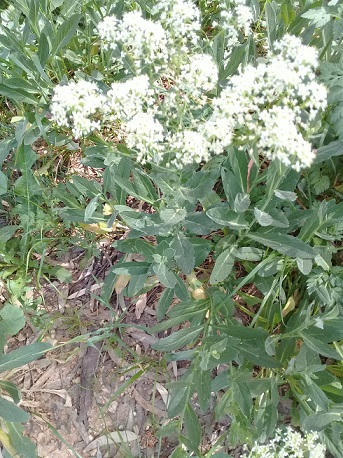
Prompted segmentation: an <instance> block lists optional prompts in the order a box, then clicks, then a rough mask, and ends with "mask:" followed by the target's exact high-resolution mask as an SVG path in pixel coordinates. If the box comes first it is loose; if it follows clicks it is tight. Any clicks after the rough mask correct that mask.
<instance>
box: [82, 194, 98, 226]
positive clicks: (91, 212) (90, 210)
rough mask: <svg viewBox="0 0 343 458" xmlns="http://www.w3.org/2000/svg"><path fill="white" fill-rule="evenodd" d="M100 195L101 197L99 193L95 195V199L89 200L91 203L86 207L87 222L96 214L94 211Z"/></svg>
mask: <svg viewBox="0 0 343 458" xmlns="http://www.w3.org/2000/svg"><path fill="white" fill-rule="evenodd" d="M99 197H100V196H99V195H97V196H95V197H93V199H92V200H91V201H90V202H89V204H88V205H87V207H86V208H85V223H88V222H89V220H90V219H91V218H92V216H93V215H94V212H95V211H96V209H97V207H98V201H99Z"/></svg>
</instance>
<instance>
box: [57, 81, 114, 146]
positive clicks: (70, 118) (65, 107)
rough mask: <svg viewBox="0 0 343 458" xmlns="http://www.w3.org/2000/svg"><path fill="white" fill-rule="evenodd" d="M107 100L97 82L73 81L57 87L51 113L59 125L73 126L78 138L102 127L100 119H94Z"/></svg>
mask: <svg viewBox="0 0 343 458" xmlns="http://www.w3.org/2000/svg"><path fill="white" fill-rule="evenodd" d="M104 102H105V96H104V95H103V94H101V92H100V91H99V88H98V87H97V85H96V84H95V83H91V82H89V81H83V80H81V81H78V82H74V81H71V82H70V83H69V84H67V85H64V86H62V85H59V86H56V87H55V90H54V95H53V98H52V103H51V114H52V118H53V119H54V121H55V122H56V123H57V124H58V125H59V126H66V127H68V126H72V131H73V134H74V136H75V137H76V138H79V137H81V136H82V135H85V134H88V133H89V132H91V131H92V130H94V129H99V128H100V122H99V121H98V120H94V119H93V120H92V115H94V114H96V113H97V112H98V111H99V110H100V108H101V107H102V106H103V104H104Z"/></svg>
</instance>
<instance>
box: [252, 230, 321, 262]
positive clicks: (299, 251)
mask: <svg viewBox="0 0 343 458" xmlns="http://www.w3.org/2000/svg"><path fill="white" fill-rule="evenodd" d="M249 237H250V238H251V239H252V240H255V241H256V242H259V243H261V244H262V245H265V246H267V247H269V248H272V249H273V250H276V251H278V252H279V253H281V254H284V255H286V256H290V257H291V258H301V259H312V258H315V257H316V255H317V253H316V251H315V250H314V249H313V248H312V247H311V246H310V245H307V244H306V243H305V242H302V241H301V240H299V239H297V238H296V237H292V236H291V235H286V234H281V233H278V232H269V233H266V234H263V233H261V232H255V233H253V232H250V233H249Z"/></svg>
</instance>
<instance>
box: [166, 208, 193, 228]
mask: <svg viewBox="0 0 343 458" xmlns="http://www.w3.org/2000/svg"><path fill="white" fill-rule="evenodd" d="M186 216H187V212H186V210H185V209H184V208H167V209H165V210H161V212H160V217H161V220H162V221H163V222H164V223H165V224H168V225H169V226H174V225H175V224H178V223H180V222H181V221H183V220H184V219H185V217H186Z"/></svg>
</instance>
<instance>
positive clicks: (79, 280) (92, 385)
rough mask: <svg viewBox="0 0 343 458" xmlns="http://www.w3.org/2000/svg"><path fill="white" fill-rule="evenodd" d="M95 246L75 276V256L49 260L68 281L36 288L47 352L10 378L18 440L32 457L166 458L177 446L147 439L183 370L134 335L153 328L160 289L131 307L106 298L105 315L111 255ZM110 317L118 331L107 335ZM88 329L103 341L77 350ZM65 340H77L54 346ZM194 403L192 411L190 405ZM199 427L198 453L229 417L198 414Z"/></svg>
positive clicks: (25, 337) (21, 338)
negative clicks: (29, 444)
mask: <svg viewBox="0 0 343 458" xmlns="http://www.w3.org/2000/svg"><path fill="white" fill-rule="evenodd" d="M100 248H101V250H102V251H103V253H102V254H101V255H100V257H99V258H94V259H93V261H92V262H91V263H90V264H89V265H88V267H87V268H86V269H83V270H80V262H81V260H82V256H80V251H79V250H70V252H67V253H66V254H65V255H64V256H63V258H62V259H54V260H51V262H53V263H56V264H57V263H59V264H60V265H62V266H63V267H65V268H67V269H68V270H70V271H71V272H72V275H73V281H72V282H71V283H69V284H63V283H60V282H58V281H54V282H53V283H50V284H49V283H46V284H44V285H42V288H41V291H40V292H39V294H40V295H41V296H42V297H44V302H43V305H42V309H43V310H44V311H45V312H46V313H47V317H49V322H48V325H47V327H46V331H45V332H44V335H43V340H46V341H49V342H51V343H52V344H53V345H54V346H55V348H54V349H53V350H52V351H50V352H49V353H48V354H47V355H46V356H45V357H43V358H41V359H40V360H38V361H35V362H33V363H31V364H29V365H27V366H25V367H23V368H21V369H20V370H18V371H17V372H15V373H14V374H13V375H12V376H11V380H12V381H13V382H15V383H16V384H17V385H18V387H19V388H20V389H21V392H22V397H23V399H22V402H21V406H22V407H23V408H25V409H27V410H28V411H29V412H30V413H31V414H32V417H31V420H30V421H29V423H28V424H27V426H26V434H27V435H28V436H29V437H30V438H31V439H32V440H33V441H34V442H35V443H36V444H37V450H38V456H39V457H40V458H68V457H79V458H80V457H81V458H90V457H96V458H114V457H118V458H120V457H122V458H129V457H133V458H134V457H146V458H149V457H159V458H167V457H169V456H170V455H171V453H172V451H173V449H174V448H175V445H176V444H177V440H176V438H173V437H168V438H159V437H158V436H157V432H158V429H159V427H160V426H162V425H165V424H167V423H168V421H169V420H168V418H167V416H166V403H167V402H168V389H167V387H166V385H167V383H168V382H170V381H175V380H177V379H178V378H179V377H180V376H181V375H182V373H183V372H184V371H185V370H186V368H185V367H182V365H181V366H177V365H176V363H175V362H174V363H170V364H169V365H166V364H165V363H164V362H162V360H161V356H160V355H159V354H158V353H157V352H155V351H154V350H153V349H152V348H151V346H152V345H153V343H155V342H156V340H157V337H154V336H152V335H149V334H147V333H145V332H144V331H143V330H141V329H138V327H139V326H146V327H149V328H150V327H152V326H153V325H154V324H156V323H157V320H156V312H155V304H156V303H157V301H158V298H159V296H160V294H161V290H159V289H158V288H155V289H153V290H152V291H151V292H150V293H148V294H144V295H142V296H140V297H139V299H138V301H136V303H134V302H130V301H129V300H128V299H127V298H124V297H122V296H121V293H119V294H116V293H114V295H113V296H112V299H111V303H110V305H111V307H110V308H109V307H106V306H104V305H103V304H102V303H101V301H99V300H98V298H97V297H98V295H99V294H100V289H101V286H100V285H101V283H102V282H103V279H104V277H105V276H106V274H107V272H108V270H109V269H110V267H111V265H113V264H115V262H116V261H117V259H118V253H116V252H115V250H114V249H113V248H111V249H108V247H105V248H104V243H103V242H102V246H101V247H100ZM105 252H106V254H105ZM81 254H82V252H81ZM81 264H82V263H81ZM118 291H120V287H119V289H118ZM118 317H119V319H118ZM115 320H118V321H120V323H121V325H123V326H126V327H125V328H117V329H115V328H114V330H113V331H110V330H111V329H113V326H112V328H111V325H113V322H114V321H115ZM137 326H138V327H137ZM98 329H102V330H103V331H102V332H103V333H104V335H105V338H104V339H102V340H100V341H96V339H95V341H94V343H93V345H92V346H90V345H88V346H87V343H86V340H87V334H88V333H91V332H94V331H95V332H96V330H98ZM120 329H123V331H120ZM124 329H125V330H124ZM41 333H42V331H41V330H39V331H38V330H37V329H36V328H35V326H34V325H33V324H32V323H30V325H27V326H26V327H25V329H24V330H23V331H22V332H20V333H19V335H17V336H15V337H14V338H12V339H10V341H9V342H8V347H9V348H10V349H13V348H18V347H19V346H21V345H27V344H29V343H32V342H33V341H35V340H37V338H38V337H39V336H40V335H41ZM79 336H86V337H83V338H82V337H79ZM78 337H79V339H77V338H78ZM71 339H76V340H80V341H79V342H72V343H67V344H65V345H62V346H60V344H62V343H66V342H69V341H70V340H71ZM194 403H195V404H194V405H195V407H196V399H195V400H194ZM201 423H202V424H203V431H204V436H205V437H207V439H206V443H207V444H205V448H204V450H205V449H206V448H207V447H208V446H209V445H210V444H213V443H214V442H215V440H216V439H217V438H218V435H219V434H220V433H221V430H222V429H225V428H227V427H228V424H229V420H228V419H227V420H225V421H224V422H223V423H221V424H216V423H215V420H214V418H213V414H210V413H208V414H205V415H203V416H202V418H201ZM213 431H215V432H213ZM0 451H1V449H0Z"/></svg>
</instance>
